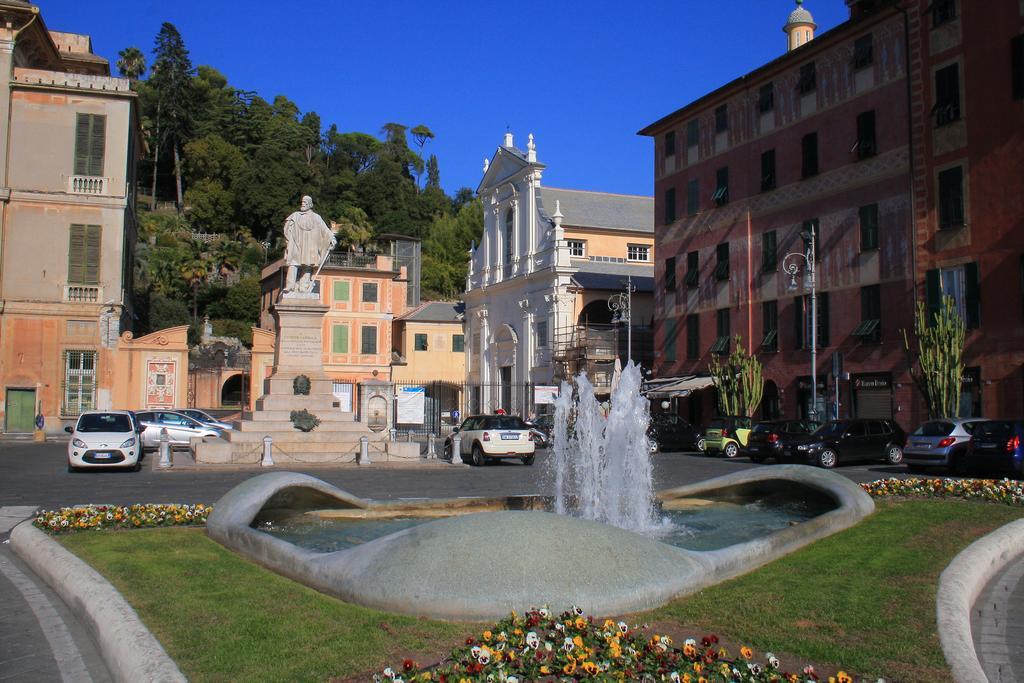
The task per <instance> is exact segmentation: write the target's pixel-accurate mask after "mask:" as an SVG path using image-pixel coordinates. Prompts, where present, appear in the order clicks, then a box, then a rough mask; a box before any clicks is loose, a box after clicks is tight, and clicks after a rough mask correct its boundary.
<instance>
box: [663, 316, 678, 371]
mask: <svg viewBox="0 0 1024 683" xmlns="http://www.w3.org/2000/svg"><path fill="white" fill-rule="evenodd" d="M678 336H679V332H678V330H677V329H676V320H675V318H669V319H667V320H665V345H664V349H665V360H666V361H668V362H670V363H671V362H674V361H675V360H676V339H677V338H678Z"/></svg>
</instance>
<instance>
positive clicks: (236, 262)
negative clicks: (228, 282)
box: [210, 235, 242, 277]
mask: <svg viewBox="0 0 1024 683" xmlns="http://www.w3.org/2000/svg"><path fill="white" fill-rule="evenodd" d="M210 258H211V259H212V260H213V265H214V266H215V267H216V268H217V271H218V272H219V273H220V275H221V277H227V276H228V274H229V273H237V272H238V268H239V266H241V265H242V239H241V238H240V237H229V236H228V235H221V236H220V237H218V238H217V239H215V240H214V241H213V243H212V244H211V245H210Z"/></svg>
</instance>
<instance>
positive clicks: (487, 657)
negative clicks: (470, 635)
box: [477, 648, 491, 665]
mask: <svg viewBox="0 0 1024 683" xmlns="http://www.w3.org/2000/svg"><path fill="white" fill-rule="evenodd" d="M477 661H478V662H480V663H481V664H484V665H486V664H489V663H490V662H491V651H490V650H488V649H487V648H484V649H483V650H480V656H479V657H478V658H477Z"/></svg>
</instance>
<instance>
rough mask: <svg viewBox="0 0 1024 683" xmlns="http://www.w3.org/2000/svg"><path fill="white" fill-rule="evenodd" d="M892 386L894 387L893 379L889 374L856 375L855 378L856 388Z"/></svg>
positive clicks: (886, 387)
mask: <svg viewBox="0 0 1024 683" xmlns="http://www.w3.org/2000/svg"><path fill="white" fill-rule="evenodd" d="M890 387H892V379H890V378H889V376H888V375H874V376H870V377H855V378H854V379H853V388H854V389H889V388H890Z"/></svg>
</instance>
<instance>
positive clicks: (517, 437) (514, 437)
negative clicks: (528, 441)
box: [501, 434, 519, 441]
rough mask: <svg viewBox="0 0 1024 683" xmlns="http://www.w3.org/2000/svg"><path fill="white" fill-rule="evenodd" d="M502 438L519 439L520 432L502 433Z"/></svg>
mask: <svg viewBox="0 0 1024 683" xmlns="http://www.w3.org/2000/svg"><path fill="white" fill-rule="evenodd" d="M501 438H502V439H504V440H505V441H519V435H518V434H502V435H501Z"/></svg>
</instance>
